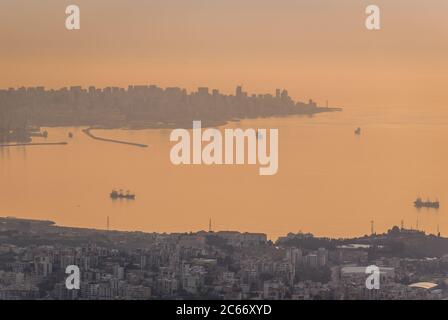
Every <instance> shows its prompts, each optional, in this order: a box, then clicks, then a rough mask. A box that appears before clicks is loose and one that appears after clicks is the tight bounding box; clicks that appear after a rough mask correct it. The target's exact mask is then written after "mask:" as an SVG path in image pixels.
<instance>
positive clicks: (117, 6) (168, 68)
mask: <svg viewBox="0 0 448 320" xmlns="http://www.w3.org/2000/svg"><path fill="white" fill-rule="evenodd" d="M372 3H374V4H377V5H379V6H380V7H381V9H382V30H380V31H374V32H372V31H367V30H366V29H365V27H364V20H365V17H366V15H365V13H364V10H365V7H366V6H367V5H368V4H372ZM69 4H77V5H79V6H80V8H81V30H79V31H68V30H66V29H65V18H66V15H65V7H66V6H67V5H69ZM447 14H448V2H447V1H441V0H427V1H418V0H406V1H405V0H394V1H390V0H371V1H357V0H339V1H333V0H239V1H237V0H213V1H210V0H76V1H74V0H73V1H67V0H40V1H34V0H2V1H1V3H0V49H1V50H0V52H1V53H0V54H1V59H0V88H6V87H10V86H22V85H23V86H33V85H44V86H46V87H55V88H58V87H61V86H68V85H83V86H88V85H91V84H94V85H97V86H109V85H119V86H127V85H128V84H149V83H153V84H158V85H161V86H181V87H186V88H188V89H190V90H191V89H193V88H195V87H197V86H201V85H207V86H209V87H216V88H219V89H221V90H222V91H224V92H232V91H233V90H234V87H235V86H236V85H237V84H242V85H243V86H244V87H245V89H246V90H248V91H249V92H257V93H261V92H273V91H274V90H275V88H277V87H280V88H287V89H288V90H289V92H290V94H291V95H292V96H293V97H294V98H296V99H299V100H306V99H308V98H310V97H311V98H314V99H316V100H317V101H318V102H320V103H321V104H324V102H325V100H326V99H329V100H330V104H334V105H342V106H355V107H357V106H359V107H362V106H363V105H369V106H372V105H373V106H375V105H381V106H389V105H390V106H394V105H397V106H408V107H410V108H426V107H429V106H436V107H444V106H445V101H447V100H448V93H447V90H446V88H445V87H446V83H447V82H448V60H447V58H446V57H448V41H447V40H448V19H446V16H447Z"/></svg>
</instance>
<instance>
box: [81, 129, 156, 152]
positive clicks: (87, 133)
mask: <svg viewBox="0 0 448 320" xmlns="http://www.w3.org/2000/svg"><path fill="white" fill-rule="evenodd" d="M91 130H92V128H87V129H83V130H82V132H84V133H85V134H86V135H88V136H89V137H90V138H92V139H95V140H100V141H105V142H112V143H119V144H127V145H130V146H135V147H140V148H147V147H148V145H146V144H142V143H135V142H127V141H121V140H115V139H107V138H101V137H98V136H95V135H93V134H92V132H91Z"/></svg>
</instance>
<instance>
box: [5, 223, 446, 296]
mask: <svg viewBox="0 0 448 320" xmlns="http://www.w3.org/2000/svg"><path fill="white" fill-rule="evenodd" d="M71 265H76V266H78V267H79V269H80V272H81V279H80V288H79V289H77V290H69V289H67V287H66V284H65V278H66V277H67V275H66V274H65V269H66V267H67V266H71ZM369 265H376V266H378V268H379V270H380V276H381V278H380V279H381V286H380V288H379V289H377V290H376V289H373V290H369V289H367V288H366V286H365V281H366V277H367V275H366V273H365V271H366V267H367V266H369ZM446 270H448V238H443V237H441V236H440V235H427V234H425V233H424V232H422V231H418V230H410V229H404V228H403V227H401V228H399V227H393V228H391V229H390V230H388V231H387V232H386V233H384V234H375V233H373V234H371V235H365V236H363V237H359V238H352V239H330V238H322V237H315V236H313V235H312V234H310V233H302V232H299V233H289V234H287V235H285V236H283V237H280V238H278V239H277V240H276V241H275V242H273V241H271V240H268V239H267V236H266V235H265V234H263V233H241V232H233V231H218V232H214V231H213V230H211V225H210V230H208V231H200V232H194V233H172V234H165V233H144V232H120V231H112V230H94V229H82V228H69V227H60V226H57V225H55V223H54V222H52V221H38V220H26V219H17V218H0V299H6V300H17V299H41V300H53V299H64V300H66V299H80V300H112V299H119V300H128V299H133V300H134V299H137V300H139V299H140V300H148V299H223V300H227V299H252V300H260V299H269V300H283V299H292V300H321V299H336V300H342V299H388V300H389V299H446V297H448V281H447V278H448V273H447V271H446Z"/></svg>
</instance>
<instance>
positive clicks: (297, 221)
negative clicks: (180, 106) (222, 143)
mask: <svg viewBox="0 0 448 320" xmlns="http://www.w3.org/2000/svg"><path fill="white" fill-rule="evenodd" d="M231 126H232V127H235V126H240V127H242V128H246V127H253V128H278V129H279V171H278V173H277V175H275V176H259V175H258V165H256V166H249V165H246V166H213V167H206V166H180V167H176V166H173V165H172V164H171V162H170V160H169V151H170V148H171V143H170V142H169V133H170V130H140V131H126V130H113V131H103V130H102V131H94V133H95V134H97V135H99V136H103V137H110V138H116V139H122V140H128V141H134V142H140V143H146V144H148V145H150V147H149V148H146V149H143V148H137V147H133V146H126V145H119V144H112V143H106V142H101V141H95V140H92V139H91V138H89V137H87V136H86V135H84V134H83V133H82V132H81V128H48V129H47V130H48V132H49V138H48V139H47V141H49V142H50V141H54V142H56V141H69V145H67V146H33V147H14V148H3V149H0V215H2V216H16V217H24V218H36V219H51V220H54V221H56V222H57V223H58V224H59V225H67V226H81V227H93V228H103V229H104V228H106V221H107V216H109V217H110V225H111V228H112V229H118V230H142V231H158V232H161V231H166V232H176V231H196V230H205V229H207V228H208V221H209V218H212V223H213V229H214V230H229V229H231V230H240V231H254V232H255V231H256V232H265V233H268V234H269V236H271V237H273V238H275V237H277V236H279V235H283V234H285V233H287V232H290V231H294V232H297V231H299V230H301V231H307V232H312V233H314V234H316V235H328V236H353V235H363V234H366V233H369V232H370V221H371V220H374V221H375V229H376V230H377V231H378V232H382V231H385V230H387V229H388V228H390V227H391V226H393V225H399V224H400V223H401V220H404V224H405V227H408V228H409V227H414V228H415V227H416V224H417V220H418V224H419V228H420V229H423V230H425V231H427V232H430V233H436V230H437V225H440V231H441V233H442V235H443V234H444V235H448V219H447V215H448V212H447V210H445V208H448V189H447V186H448V170H447V165H448V152H447V149H446V146H447V145H448V112H446V111H444V110H439V111H438V112H434V113H431V114H427V113H423V112H415V111H414V112H409V111H407V110H404V109H399V108H379V109H369V110H363V109H357V110H350V109H348V110H345V111H344V112H342V113H333V114H321V115H318V116H316V117H313V118H308V117H294V118H287V119H263V120H251V121H243V122H242V123H239V124H232V125H231ZM357 126H361V127H362V129H363V131H362V135H361V136H355V135H354V133H353V131H354V129H355V127H357ZM70 131H71V132H73V133H74V138H73V139H71V140H70V139H68V138H67V134H68V132H70ZM41 140H42V139H35V141H41ZM113 188H117V189H120V188H121V189H124V190H127V189H129V190H131V191H132V192H135V193H136V194H137V199H136V200H135V201H112V200H111V199H110V198H109V192H110V191H111V190H112V189H113ZM417 196H422V197H423V198H426V197H430V198H432V199H434V198H438V199H439V200H440V201H441V209H439V210H438V211H436V210H420V211H417V210H416V209H414V208H413V206H412V202H413V201H414V200H415V198H416V197H417Z"/></svg>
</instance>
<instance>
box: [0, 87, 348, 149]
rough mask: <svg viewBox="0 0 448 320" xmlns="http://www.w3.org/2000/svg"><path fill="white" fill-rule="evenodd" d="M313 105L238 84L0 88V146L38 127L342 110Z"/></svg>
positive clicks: (165, 123) (208, 122) (153, 124)
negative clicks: (229, 89)
mask: <svg viewBox="0 0 448 320" xmlns="http://www.w3.org/2000/svg"><path fill="white" fill-rule="evenodd" d="M340 110H341V109H340V108H331V107H328V106H325V107H319V106H318V105H317V104H316V102H314V101H313V100H311V99H310V100H309V101H308V102H300V101H297V102H296V101H294V100H293V99H292V98H291V97H290V96H289V95H288V91H287V90H281V89H277V90H276V91H275V94H274V95H273V94H252V95H249V94H248V93H247V92H245V91H243V88H242V87H241V86H238V87H237V88H236V90H235V94H234V95H225V94H222V93H220V92H219V90H217V89H213V90H210V89H209V88H207V87H200V88H198V89H197V91H194V92H191V93H187V90H186V89H182V88H178V87H168V88H165V89H163V88H160V87H158V86H156V85H138V86H137V85H136V86H129V87H128V88H127V89H125V88H119V87H107V88H103V89H100V88H96V87H94V86H91V87H89V88H87V89H84V88H82V87H80V86H72V87H69V88H61V89H58V90H54V89H50V90H46V89H45V88H44V87H29V88H25V87H22V88H17V89H16V88H9V89H6V90H0V142H29V141H31V136H32V134H33V132H34V131H35V129H36V127H41V126H96V127H103V128H123V127H126V128H134V129H139V128H177V127H191V123H192V121H193V120H202V122H203V124H204V125H205V126H212V125H223V124H225V123H227V122H229V121H237V120H240V119H247V118H259V117H274V116H288V115H313V114H315V113H319V112H329V111H340Z"/></svg>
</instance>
